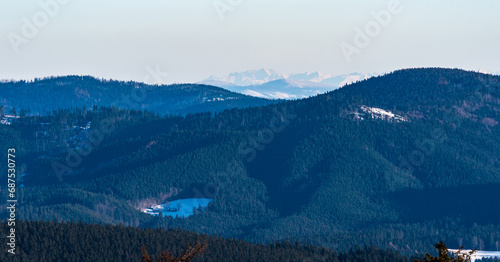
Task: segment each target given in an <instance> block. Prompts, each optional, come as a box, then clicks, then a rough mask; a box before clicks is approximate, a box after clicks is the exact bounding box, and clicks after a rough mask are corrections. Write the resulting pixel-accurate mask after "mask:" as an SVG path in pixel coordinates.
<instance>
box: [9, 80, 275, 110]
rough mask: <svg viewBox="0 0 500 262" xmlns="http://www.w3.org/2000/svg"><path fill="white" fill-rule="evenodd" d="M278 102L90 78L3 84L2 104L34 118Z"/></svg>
mask: <svg viewBox="0 0 500 262" xmlns="http://www.w3.org/2000/svg"><path fill="white" fill-rule="evenodd" d="M273 102H276V101H273V100H268V99H262V98H256V97H251V96H246V95H242V94H238V93H234V92H231V91H228V90H225V89H222V88H218V87H214V86H208V85H200V84H173V85H147V84H144V83H137V82H131V81H129V82H123V81H114V80H100V79H96V78H93V77H90V76H63V77H51V78H44V79H37V80H35V81H31V82H27V81H17V82H4V83H0V104H1V105H3V106H4V107H5V110H6V111H7V112H9V111H10V110H11V109H12V108H13V107H14V108H16V109H17V111H18V113H19V110H20V109H25V110H28V109H29V110H30V112H31V113H32V114H36V113H40V114H43V113H44V112H50V111H52V110H54V109H58V108H71V107H83V106H85V107H87V108H90V107H92V106H94V105H97V106H116V107H119V108H126V109H142V110H148V111H153V112H156V113H160V114H180V115H184V114H188V113H196V112H207V111H210V112H218V111H223V110H225V109H231V108H245V107H250V106H262V105H267V104H270V103H273Z"/></svg>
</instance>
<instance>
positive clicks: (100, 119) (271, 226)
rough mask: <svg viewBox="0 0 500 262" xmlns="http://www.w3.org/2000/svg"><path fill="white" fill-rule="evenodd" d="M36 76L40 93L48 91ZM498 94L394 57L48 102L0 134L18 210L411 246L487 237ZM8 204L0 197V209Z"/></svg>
mask: <svg viewBox="0 0 500 262" xmlns="http://www.w3.org/2000/svg"><path fill="white" fill-rule="evenodd" d="M116 85H117V86H121V85H126V83H119V82H117V83H116ZM203 87H206V86H203ZM37 90H39V93H37V96H38V97H39V100H40V101H41V100H44V99H45V100H49V101H52V100H57V99H62V98H59V97H58V95H59V94H61V93H58V92H55V93H54V92H45V93H44V92H43V90H49V89H44V88H43V87H40V88H39V89H37ZM72 90H73V91H74V89H72ZM125 90H128V89H125ZM216 90H219V89H216ZM221 92H222V91H221ZM157 99H161V98H157ZM264 101H270V100H264ZM499 105H500V76H496V75H489V74H481V73H476V72H470V71H464V70H459V69H444V68H419V69H404V70H397V71H395V72H391V73H388V74H385V75H381V76H375V77H372V78H369V79H367V80H362V81H358V82H355V83H352V84H349V85H346V86H343V87H341V88H338V89H336V90H333V91H330V92H327V93H324V94H320V95H317V96H314V97H310V98H306V99H300V100H292V101H275V102H274V103H268V104H266V105H263V106H253V107H248V108H242V109H230V110H223V111H219V112H217V113H200V114H188V115H186V116H173V115H159V114H156V113H149V112H143V111H139V110H128V109H119V108H116V107H112V106H111V105H107V106H101V107H94V108H92V109H91V110H90V109H89V108H81V107H80V108H72V109H60V110H58V111H56V112H54V113H52V114H50V115H42V116H33V115H32V116H24V117H20V118H17V119H14V120H13V122H12V124H11V125H0V147H1V148H10V147H15V148H16V151H17V152H18V154H17V156H16V161H18V162H19V163H20V164H19V165H18V166H19V167H18V173H20V174H24V176H23V180H22V188H20V190H19V199H18V203H19V209H18V213H17V214H18V215H19V219H23V220H44V221H47V220H49V221H50V220H54V219H58V220H59V221H61V220H65V221H70V220H72V219H74V220H76V221H83V222H88V223H99V222H101V223H112V224H120V223H123V224H125V225H129V226H135V227H142V228H182V229H186V230H192V231H196V232H198V233H207V234H211V235H218V236H222V237H225V238H237V239H243V240H247V241H251V242H256V243H273V241H279V240H285V239H288V240H292V241H295V240H296V241H300V242H301V243H309V244H314V245H320V246H324V247H328V248H333V249H334V250H339V251H340V250H345V251H347V250H350V249H352V247H354V246H365V245H366V246H371V245H376V246H378V247H380V248H384V249H385V248H391V249H395V250H397V251H399V252H401V253H403V254H407V255H416V254H422V252H429V251H430V249H432V246H433V244H434V243H436V242H438V241H439V240H443V241H445V242H446V243H448V245H449V247H450V248H456V247H459V246H461V245H465V246H466V247H467V248H476V247H477V248H480V249H483V250H495V249H496V248H497V247H498V243H500V206H499V205H498V204H497V203H496V202H497V200H498V198H499V197H500V193H499V192H500V158H499V156H500V125H499V121H500V106H499ZM21 163H22V164H21ZM1 168H2V172H4V173H7V170H6V168H7V167H6V166H5V165H4V166H2V167H1ZM0 186H1V188H0V189H1V192H7V185H6V183H3V184H0ZM2 197H3V199H2V200H1V201H4V202H6V199H5V194H3V195H2ZM190 198H205V199H211V200H213V201H211V202H210V203H209V204H208V205H207V207H206V208H201V207H200V208H199V209H193V211H192V212H191V213H192V214H193V215H191V216H189V217H184V218H182V217H176V218H174V217H170V216H153V215H150V214H147V213H145V212H143V210H144V209H147V208H154V207H155V206H158V205H161V204H163V203H168V202H173V203H174V202H175V201H176V200H179V199H190ZM165 212H169V211H168V210H166V211H165ZM8 215H9V213H8V210H7V209H6V207H5V205H3V206H1V207H0V217H1V218H7V217H8Z"/></svg>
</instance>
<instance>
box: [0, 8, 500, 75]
mask: <svg viewBox="0 0 500 262" xmlns="http://www.w3.org/2000/svg"><path fill="white" fill-rule="evenodd" d="M42 3H48V4H46V6H45V7H44V6H43V4H42ZM397 3H398V2H397V1H395V0H393V1H389V0H382V1H378V0H370V1H368V0H358V1H356V0H354V1H353V0H350V1H346V0H338V1H337V0H330V1H327V0H316V1H315V0H309V1H305V0H304V1H299V0H197V1H194V0H145V1H137V0H136V1H130V0H120V1H117V0H105V1H102V0H100V1H97V0H85V1H84V0H64V1H63V0H60V1H57V0H42V1H31V0H26V1H18V0H0V37H1V38H0V39H1V40H0V79H31V78H33V77H44V76H50V75H68V74H77V75H93V76H97V77H104V78H113V79H123V80H136V81H142V80H144V79H145V77H146V76H147V75H148V74H150V73H148V71H151V69H155V68H156V67H157V66H158V67H159V69H160V71H166V72H168V76H167V77H165V78H163V80H162V82H164V83H171V82H194V81H198V80H201V79H203V78H206V77H208V76H209V75H211V74H214V75H216V76H223V75H225V74H227V73H230V72H234V71H244V70H248V69H259V68H263V67H265V68H271V69H274V70H277V71H278V72H282V73H299V72H306V71H317V70H319V71H322V72H326V73H334V74H341V73H350V72H361V73H372V72H385V71H392V70H395V69H400V68H408V67H428V66H439V67H457V68H463V69H469V70H479V69H481V70H485V71H489V72H494V73H499V72H500V63H499V61H500V51H499V47H500V15H499V11H500V1H498V0H490V1H481V0H476V1H472V0H468V1H465V0H463V1H459V0H455V1H452V0H439V1H436V0H432V1H431V0H414V1H412V0H401V1H400V2H399V4H400V6H399V7H397ZM389 5H390V6H393V7H392V9H391V8H390V7H388V6H389ZM216 7H217V8H216ZM394 7H397V8H394ZM395 10H396V11H395ZM392 11H395V12H392ZM374 12H377V13H379V14H386V15H387V14H390V17H387V16H383V15H381V16H380V17H381V19H382V20H380V19H379V20H380V21H382V22H377V19H375V17H374V15H373V13H374ZM391 12H392V13H391ZM387 20H390V21H389V22H388V23H386V22H385V21H387ZM381 23H382V24H381ZM367 30H368V32H367ZM360 31H361V32H362V33H360ZM360 35H365V38H363V37H362V36H361V38H360ZM356 36H358V38H359V39H357V40H359V41H355V37H356ZM361 40H363V41H361ZM341 47H343V48H344V52H343V51H342V50H343V49H342V48H341ZM346 47H348V49H346ZM346 50H349V51H350V52H351V54H350V55H345V54H344V53H346ZM346 54H347V53H346ZM346 57H348V59H346ZM348 60H349V61H348ZM150 80H152V79H151V78H150Z"/></svg>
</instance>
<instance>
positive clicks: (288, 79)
mask: <svg viewBox="0 0 500 262" xmlns="http://www.w3.org/2000/svg"><path fill="white" fill-rule="evenodd" d="M371 76H374V74H360V73H351V74H344V75H334V74H325V73H322V72H318V71H316V72H306V73H297V74H282V73H278V72H276V71H274V70H271V69H266V68H263V69H259V70H248V71H244V72H234V73H230V74H229V75H227V76H224V77H216V76H213V75H212V76H210V77H209V78H207V79H204V80H202V81H200V82H198V83H199V84H207V85H214V86H219V87H223V88H226V89H228V90H231V91H234V92H238V93H242V94H246V95H250V96H255V97H261V98H269V99H299V98H306V97H310V96H314V95H317V94H321V93H325V92H328V91H331V90H334V89H337V88H339V87H342V86H344V85H347V84H350V83H353V82H357V81H361V80H365V79H368V78H370V77H371Z"/></svg>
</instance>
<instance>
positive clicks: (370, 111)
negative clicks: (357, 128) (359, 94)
mask: <svg viewBox="0 0 500 262" xmlns="http://www.w3.org/2000/svg"><path fill="white" fill-rule="evenodd" d="M360 109H361V111H362V112H361V113H360V112H354V113H353V114H354V116H355V118H356V119H360V120H365V119H366V118H367V117H371V118H374V119H382V120H386V121H391V122H407V121H408V120H406V119H405V118H404V117H403V116H400V115H397V114H394V113H392V112H391V111H387V110H384V109H382V108H377V107H369V106H365V105H362V106H361V107H360Z"/></svg>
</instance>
